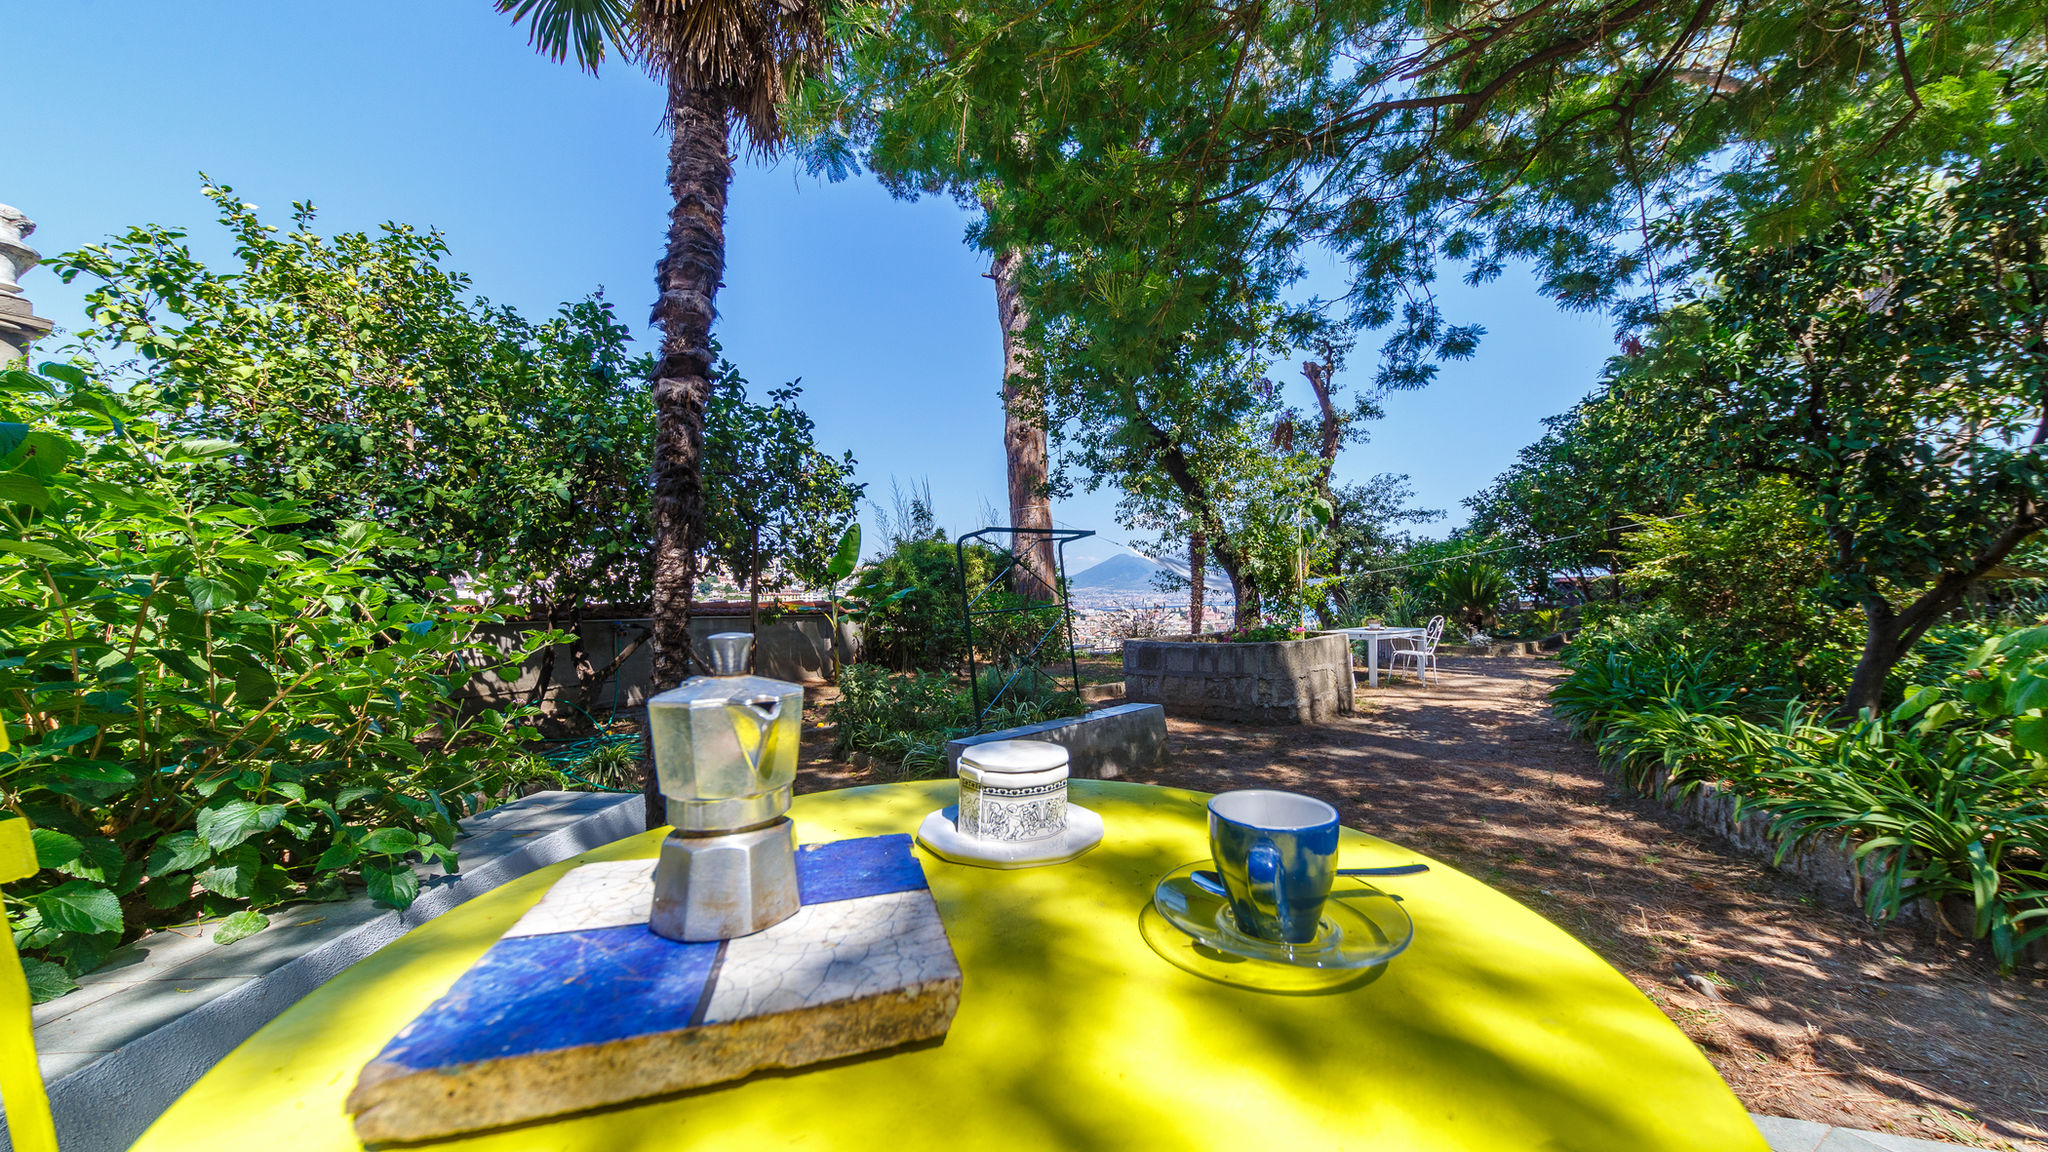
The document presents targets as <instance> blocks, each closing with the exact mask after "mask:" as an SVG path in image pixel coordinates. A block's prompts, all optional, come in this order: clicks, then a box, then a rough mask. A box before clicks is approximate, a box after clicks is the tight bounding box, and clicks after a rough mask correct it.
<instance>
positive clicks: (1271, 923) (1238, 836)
mask: <svg viewBox="0 0 2048 1152" xmlns="http://www.w3.org/2000/svg"><path fill="white" fill-rule="evenodd" d="M1209 854H1210V855H1211V856H1213V857H1215V859H1216V871H1217V873H1218V874H1219V875H1221V876H1222V878H1223V887H1224V889H1225V891H1227V892H1228V893H1229V896H1230V911H1231V915H1232V916H1234V917H1235V918H1236V919H1237V927H1238V929H1239V930H1240V931H1242V932H1245V933H1247V934H1248V935H1252V936H1257V937H1260V938H1261V939H1265V940H1278V941H1282V942H1284V943H1288V944H1306V943H1308V942H1309V941H1310V940H1312V939H1314V938H1315V934H1316V927H1317V926H1318V925H1319V924H1321V923H1322V919H1323V905H1324V904H1325V903H1326V902H1328V900H1329V898H1330V885H1331V883H1332V882H1333V881H1334V880H1336V878H1337V810H1336V809H1335V808H1332V807H1330V806H1329V805H1328V804H1325V803H1323V802H1322V801H1321V800H1317V799H1315V798H1313V797H1310V796H1301V795H1297V794H1295V793H1293V792H1277V791H1273V790H1271V789H1266V788H1248V789H1245V790H1243V791H1240V792H1225V793H1223V794H1222V795H1220V796H1217V797H1216V798H1215V799H1213V800H1210V801H1209Z"/></svg>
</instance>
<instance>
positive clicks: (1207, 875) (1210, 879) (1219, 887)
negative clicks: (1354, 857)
mask: <svg viewBox="0 0 2048 1152" xmlns="http://www.w3.org/2000/svg"><path fill="white" fill-rule="evenodd" d="M1427 871H1429V865H1427V864H1396V865H1394V866H1392V867H1389V868H1339V869H1337V875H1339V876H1413V875H1414V874H1416V873H1417V872H1427ZM1188 879H1190V880H1193V881H1194V882H1195V887H1197V888H1200V889H1201V890H1202V891H1204V892H1207V893H1209V894H1210V895H1211V896H1221V897H1223V898H1224V899H1226V900H1227V899H1229V898H1230V892H1229V890H1228V889H1226V888H1224V887H1223V877H1221V876H1218V875H1217V874H1216V873H1214V872H1212V871H1210V870H1209V869H1207V868H1197V869H1195V870H1194V871H1193V872H1190V873H1188Z"/></svg>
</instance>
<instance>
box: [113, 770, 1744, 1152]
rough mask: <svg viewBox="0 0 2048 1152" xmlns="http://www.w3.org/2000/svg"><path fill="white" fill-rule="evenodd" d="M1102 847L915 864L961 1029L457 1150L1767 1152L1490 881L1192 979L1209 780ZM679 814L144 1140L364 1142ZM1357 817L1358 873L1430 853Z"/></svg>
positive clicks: (1716, 1083) (521, 891)
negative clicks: (360, 1134) (1234, 975)
mask: <svg viewBox="0 0 2048 1152" xmlns="http://www.w3.org/2000/svg"><path fill="white" fill-rule="evenodd" d="M955 795H956V791H955V785H954V784H953V782H951V781H934V782H929V783H916V784H895V785H882V786H877V787H871V788H853V789H847V790H844V791H839V792H825V793H819V794H816V795H811V796H801V797H798V798H797V801H796V805H795V808H794V810H793V811H792V813H791V814H792V815H793V816H794V817H795V818H796V822H797V831H798V836H799V838H800V839H801V840H803V841H804V842H806V843H813V842H818V841H824V840H838V839H844V838H847V837H852V836H871V835H877V834H881V833H889V832H909V831H912V830H914V829H915V828H916V827H917V823H918V821H919V820H920V819H921V818H922V817H923V816H924V815H925V813H927V812H929V811H931V810H932V809H933V808H935V807H938V806H940V805H941V804H950V803H952V801H953V798H954V796H955ZM1072 796H1073V799H1074V801H1075V802H1076V803H1080V804H1084V805H1087V806H1088V807H1090V808H1092V809H1094V810H1095V811H1097V812H1099V813H1100V814H1101V816H1102V818H1103V822H1104V824H1105V825H1106V826H1107V836H1106V838H1105V839H1104V841H1103V843H1102V845H1101V846H1100V847H1098V848H1096V849H1095V850H1094V851H1092V852H1090V853H1088V854H1087V855H1086V856H1083V857H1082V858H1080V859H1079V860H1076V861H1073V862H1071V863H1068V864H1062V865H1057V866H1053V867H1045V868H1033V869H1025V870H1021V871H993V870H989V869H983V868H974V867H968V866H965V865H957V864H948V863H946V862H944V861H942V860H939V859H937V858H936V857H933V856H931V855H930V854H928V853H926V852H924V851H923V850H922V849H919V850H918V857H919V859H920V861H921V862H922V863H923V865H924V869H925V873H926V875H927V877H928V878H929V880H930V883H931V890H932V895H933V896H934V897H935V898H936V899H937V901H938V906H939V911H940V913H941V915H942V916H943V917H944V919H945V923H946V931H947V933H948V934H949V935H950V936H951V937H952V941H953V948H954V951H955V952H956V953H957V955H958V956H959V960H960V966H961V970H962V972H963V973H964V986H963V990H962V993H961V999H960V1011H959V1015H958V1016H957V1017H955V1019H954V1021H953V1027H952V1030H951V1032H950V1033H948V1034H947V1036H946V1038H945V1040H944V1041H943V1042H942V1043H937V1044H928V1045H924V1046H919V1047H913V1048H908V1049H900V1050H897V1051H893V1052H886V1053H880V1054H877V1055H874V1056H870V1057H861V1058H856V1059H852V1060H845V1061H839V1062H836V1063H834V1064H831V1065H827V1066H821V1067H815V1068H810V1069H799V1070H792V1071H788V1072H780V1073H768V1074H760V1075H756V1076H754V1077H751V1078H749V1079H746V1080H742V1081H737V1082H735V1083H732V1084H727V1085H720V1086H715V1087H710V1088H704V1089H698V1090H696V1091H692V1092H687V1093H683V1094H680V1095H677V1096H672V1097H665V1098H662V1099H658V1100H654V1101H651V1102H647V1103H643V1104H638V1105H632V1106H624V1107H618V1108H612V1109H608V1110H605V1111H601V1112H596V1113H590V1114H586V1115H582V1116H573V1117H568V1118H565V1119H560V1120H554V1121H548V1122H541V1123H535V1124H529V1125H525V1126H522V1127H519V1128H512V1129H505V1130H500V1131H497V1132H491V1133H487V1134H484V1135H479V1136H471V1137H464V1138H458V1139H453V1140H447V1141H440V1142H436V1143H435V1144H433V1145H431V1146H432V1147H435V1148H442V1147H447V1148H451V1149H452V1148H460V1149H464V1150H470V1149H479V1150H481V1149H547V1150H550V1152H553V1150H558V1149H560V1150H572V1149H573V1150H582V1149H588V1150H591V1152H599V1150H602V1152H626V1150H629V1149H663V1150H682V1149H717V1150H719V1152H740V1150H749V1149H760V1148H791V1149H803V1150H806V1152H826V1150H839V1149H843V1150H848V1152H884V1150H887V1152H894V1150H921V1149H933V1150H939V1149H944V1150H947V1152H969V1150H974V1149H1004V1150H1008V1149H1076V1150H1080V1149H1088V1150H1096V1149H1100V1150H1104V1152H1109V1150H1123V1149H1217V1150H1219V1152H1250V1150H1256V1149H1302V1150H1309V1149H1316V1150H1322V1149H1377V1150H1385V1152H1452V1150H1464V1149H1469V1150H1472V1152H1482V1150H1483V1152H1510V1150H1515V1149H1555V1150H1560V1152H1563V1150H1571V1152H1603V1150H1612V1152H1683V1150H1691V1149H1697V1150H1699V1152H1766V1146H1765V1144H1764V1142H1763V1139H1762V1137H1761V1136H1760V1135H1759V1134H1758V1133H1757V1130H1756V1128H1755V1127H1754V1126H1752V1124H1751V1123H1750V1121H1749V1118H1748V1116H1747V1114H1746V1113H1745V1112H1744V1110H1743V1108H1742V1105H1741V1104H1740V1103H1739V1102H1737V1100H1736V1099H1735V1096H1734V1094H1733V1093H1731V1092H1729V1090H1728V1088H1727V1086H1726V1085H1725V1084H1723V1083H1722V1082H1721V1079H1720V1077H1719V1076H1717V1075H1716V1074H1715V1072H1714V1069H1713V1067H1712V1066H1711V1065H1709V1064H1708V1063H1707V1061H1706V1060H1705V1058H1703V1057H1702V1056H1701V1055H1700V1053H1699V1051H1698V1050H1697V1049H1695V1048H1694V1047H1693V1045H1692V1043H1691V1042H1690V1041H1688V1040H1687V1039H1686V1038H1685V1036H1684V1035H1683V1034H1682V1033H1680V1032H1679V1031H1678V1029H1677V1028H1676V1027H1674V1026H1673V1025H1672V1024H1671V1022H1670V1021H1668V1020H1666V1019H1665V1018H1664V1016H1663V1014H1662V1013H1660V1012H1659V1011H1658V1010H1657V1008H1656V1007H1655V1006H1654V1005H1652V1004H1651V1003H1650V1002H1649V1001H1648V1000H1647V999H1645V998H1644V997H1643V995H1642V994H1641V993H1640V992H1638V991H1636V989H1635V988H1634V987H1633V986H1632V985H1630V984H1629V982H1628V981H1627V980H1625V979H1623V978H1622V976H1621V975H1620V974H1619V973H1617V972H1616V971H1615V970H1614V969H1612V968H1610V967H1608V966H1607V964H1606V963H1605V962H1603V961H1602V960H1601V959H1600V958H1599V957H1597V956H1595V955H1593V953H1591V952H1589V951H1587V950H1586V949H1585V948H1584V947H1582V946H1581V945H1580V944H1578V943H1577V942H1576V941H1574V940H1572V939H1571V938H1570V937H1569V936H1567V935H1565V934H1564V933H1563V932H1561V931H1559V930H1558V929H1557V928H1556V927H1554V926H1553V925H1551V924H1550V923H1549V922H1548V921H1546V920H1544V919H1542V918H1541V917H1539V916H1537V915H1536V914H1535V913H1534V912H1531V911H1529V910H1528V909H1527V908H1524V907H1522V906H1521V905H1520V904H1517V903H1515V902H1514V901H1513V900H1510V899H1508V898H1507V897H1505V896H1503V895H1501V894H1500V893H1498V892H1495V891H1493V890H1492V889H1490V888H1488V887H1486V886H1485V885H1484V884H1481V883H1479V882H1478V881H1476V880H1473V879H1472V878H1470V877H1468V876H1465V875H1463V874H1462V873H1459V872H1456V871H1454V870H1452V869H1450V868H1447V867H1445V866H1443V865H1441V864H1437V865H1435V867H1434V870H1432V871H1430V872H1428V873H1425V874H1422V875H1415V876H1403V877H1400V878H1398V879H1395V880H1388V881H1384V882H1383V886H1384V887H1386V888H1387V889H1388V890H1390V891H1393V892H1396V893H1398V894H1400V895H1401V896H1402V897H1403V898H1404V900H1405V907H1406V908H1407V909H1408V910H1409V912H1410V914H1411V915H1412V916H1413V917H1414V920H1415V940H1414V943H1413V944H1412V945H1411V946H1410V947H1409V948H1408V950H1407V951H1406V952H1404V953H1402V954H1401V955H1400V956H1398V957H1396V958H1395V959H1394V960H1393V961H1392V962H1391V963H1389V964H1387V965H1386V966H1385V967H1384V968H1382V969H1380V970H1378V971H1377V972H1376V973H1375V974H1374V976H1373V978H1369V979H1366V980H1364V981H1361V982H1360V983H1358V984H1356V985H1354V986H1350V987H1348V988H1347V989H1345V990H1342V991H1338V992H1332V993H1326V994H1321V995H1301V996H1286V995H1274V994H1270V993H1261V992H1253V991H1246V990H1244V989H1241V988H1234V987H1229V986H1226V985H1222V984H1217V983H1214V982H1211V981H1208V980H1204V979H1202V978H1200V977H1197V976H1193V975H1190V974H1188V973H1185V972H1183V971H1181V970H1179V969H1178V968H1175V967H1173V966H1171V965H1169V964H1168V963H1167V962H1166V961H1164V960H1162V959H1160V958H1159V957H1158V956H1157V955H1155V954H1154V953H1153V952H1152V950H1151V949H1150V948H1149V947H1148V946H1147V945H1146V944H1145V942H1144V941H1143V939H1141V938H1140V936H1139V930H1138V918H1139V914H1140V912H1141V911H1142V910H1143V909H1144V908H1145V906H1146V905H1147V903H1148V901H1149V899H1150V896H1151V891H1152V886H1153V883H1154V882H1155V881H1156V880H1157V879H1158V878H1159V877H1160V876H1162V875H1164V874H1165V873H1167V872H1168V871H1170V870H1172V869H1173V868H1175V867H1177V866H1179V865H1181V864H1184V863H1187V862H1188V861H1191V860H1195V859H1198V858H1200V857H1202V856H1204V855H1206V853H1207V851H1208V840H1207V831H1206V826H1205V823H1204V821H1205V815H1204V813H1205V805H1206V804H1207V802H1208V797H1206V796H1205V795H1203V794H1201V793H1196V792H1183V791H1178V790H1174V789H1166V788H1154V787H1149V786H1146V785H1140V784H1120V783H1108V782H1099V781H1075V782H1074V783H1073V785H1072ZM659 843H660V834H659V833H654V832H650V833H648V834H646V835H644V836H636V837H634V838H632V839H630V840H623V841H620V842H619V843H616V844H611V845H608V846H606V847H604V848H600V849H598V850H596V851H594V852H590V853H588V854H586V855H584V856H581V857H578V858H576V859H575V860H570V861H565V862H563V863H560V864H556V865H554V866H552V867H549V868H546V869H543V870H541V871H539V872H536V873H534V874H532V875H529V876H526V877H524V878H522V879H520V880H516V881H514V882H512V883H510V884H506V885H504V886H503V887H501V888H498V889H496V890H495V891H492V892H490V893H488V894H486V895H484V896H480V897H478V898H477V899H475V900H472V901H470V902H469V903H467V904H465V905H463V906H462V907H460V908H458V909H456V910H454V911H452V912H449V913H448V914H446V915H444V916H442V917H440V918H439V919H436V920H433V921H431V922H429V923H427V924H426V925H424V926H422V927H420V928H417V929H415V930H413V931H412V932H411V933H409V934H407V935H406V936H405V937H404V938H402V939H400V940H398V941H396V942H394V943H393V944H391V945H390V946H388V947H386V948H384V949H383V950H382V951H380V952H378V953H377V954H376V955H374V956H371V957H369V958H368V959H366V960H364V961H362V962H361V963H359V964H357V965H355V966H354V967H352V968H350V969H349V970H348V971H346V972H343V973H342V974H341V975H339V976H337V977H335V978H334V979H333V980H330V981H328V982H327V984H325V985H324V986H322V987H321V988H320V989H319V990H318V991H315V992H314V993H313V994H312V995H310V996H307V997H306V998H305V999H304V1000H301V1001H300V1002H299V1003H298V1004H296V1005H294V1006H293V1007H292V1008H291V1009H289V1010H288V1011H286V1012H285V1013H284V1014H283V1015H281V1016H279V1017H278V1018H277V1019H276V1020H274V1021H272V1022H271V1023H270V1024H269V1025H268V1026H266V1027H265V1028H263V1030H262V1031H260V1032H258V1033H256V1035H254V1036H252V1037H250V1038H249V1040H248V1041H247V1042H246V1043H244V1044H243V1045H242V1046H241V1047H239V1048H237V1049H236V1050H235V1051H234V1052H233V1053H231V1054H230V1055H229V1056H228V1057H227V1059H225V1060H223V1061H221V1063H220V1064H219V1065H218V1066H216V1067H215V1068H214V1069H213V1070H212V1071H211V1072H208V1073H207V1074H206V1076H205V1077H204V1078H203V1079H201V1080H200V1081H199V1083H198V1084H196V1085H194V1086H193V1087H192V1089H191V1091H189V1092H187V1093H186V1094H185V1095H184V1096H183V1097H182V1098H181V1099H179V1100H178V1102H177V1103H175V1104H173V1105H172V1106H171V1108H170V1110H169V1111H167V1112H166V1113H164V1115H163V1116H162V1117H161V1118H160V1119H158V1120H157V1122H156V1123H155V1124H154V1125H153V1126H151V1128H150V1129H149V1131H148V1132H147V1133H145V1134H144V1135H143V1137H142V1139H141V1141H140V1142H139V1143H137V1144H136V1146H135V1147H136V1148H137V1149H143V1150H173V1149H175V1150H179V1152H184V1150H188V1149H193V1148H206V1147H212V1148H227V1147H234V1148H256V1149H268V1150H272V1152H326V1150H329V1149H357V1148H361V1147H362V1145H361V1144H360V1143H359V1142H358V1141H357V1140H356V1138H355V1134H354V1132H353V1130H352V1129H351V1128H350V1126H349V1119H348V1117H347V1115H346V1114H344V1113H343V1111H342V1099H343V1098H344V1097H345V1096H347V1094H348V1091H349V1089H350V1087H351V1086H352V1085H353V1084H354V1083H355V1078H356V1072H357V1070H358V1069H360V1068H361V1067H362V1066H363V1064H364V1063H365V1062H366V1061H368V1060H369V1059H370V1058H371V1057H373V1056H375V1055H376V1054H377V1052H378V1050H379V1049H380V1048H382V1047H383V1045H384V1043H385V1041H387V1040H389V1039H390V1038H391V1037H392V1035H393V1034H395V1033H396V1032H397V1031H398V1030H399V1029H400V1028H401V1027H403V1026H404V1025H405V1024H406V1023H407V1022H408V1021H410V1020H411V1019H412V1018H413V1017H414V1016H415V1015H417V1014H418V1013H419V1012H420V1011H421V1010H422V1009H424V1008H425V1007H426V1006H427V1005H428V1004H430V1003H432V1002H433V1001H434V1000H435V999H436V998H437V997H439V996H440V995H441V994H442V993H443V992H445V991H446V990H447V989H448V987H449V985H451V984H453V983H454V982H455V979H456V978H457V977H458V976H460V975H461V974H462V972H463V971H464V969H466V968H468V967H469V965H470V964H471V963H473V962H474V961H475V960H476V959H477V958H478V957H479V956H480V955H482V954H483V951H484V950H485V949H486V948H488V947H489V946H490V945H491V944H492V943H493V942H494V941H496V940H497V938H498V936H499V934H500V933H502V932H503V931H504V930H505V929H506V928H507V927H509V926H510V925H511V924H512V922H513V921H514V920H516V919H518V917H519V915H520V914H521V913H522V912H524V911H525V910H526V909H527V908H529V907H530V906H532V905H533V904H534V902H535V901H537V900H539V898H540V896H541V894H542V893H543V892H545V891H546V890H547V888H548V886H549V885H551V884H552V883H554V881H555V880H556V878H558V877H559V876H560V875H561V874H562V873H563V872H565V871H566V870H568V869H569V868H571V867H573V866H574V865H576V864H578V863H582V862H585V861H591V860H618V859H632V858H637V857H652V856H653V855H654V854H655V852H656V849H657V847H658V845H659ZM1418 858H1419V857H1418V855H1417V854H1416V853H1413V852H1410V851H1408V850H1407V849H1404V848H1401V847H1398V846H1396V845H1393V844H1389V843H1387V842H1385V841H1382V840H1377V839H1374V838H1373V837H1370V836H1364V835H1360V834H1358V833H1355V832H1351V831H1348V830H1347V831H1346V832H1345V833H1344V847H1343V856H1342V861H1341V862H1342V864H1343V865H1344V866H1345V867H1361V866H1371V865H1382V864H1398V863H1404V862H1407V861H1411V860H1415V859H1418Z"/></svg>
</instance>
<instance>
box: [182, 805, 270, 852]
mask: <svg viewBox="0 0 2048 1152" xmlns="http://www.w3.org/2000/svg"><path fill="white" fill-rule="evenodd" d="M282 819H284V806H283V805H281V804H257V803H254V802H253V801H249V800H229V801H227V802H226V803H224V804H220V805H218V806H216V807H212V808H208V809H206V810H205V811H203V812H201V813H200V814H199V820H198V822H197V831H198V833H199V838H200V839H201V840H204V841H206V842H207V843H208V844H210V845H212V846H213V847H214V848H215V849H216V850H226V849H229V848H233V847H234V846H235V845H237V844H240V843H241V842H242V841H244V840H247V839H248V838H249V837H251V836H254V835H256V834H257V833H258V832H268V831H270V830H271V829H272V828H275V827H277V823H278V821H280V820H282Z"/></svg>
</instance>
